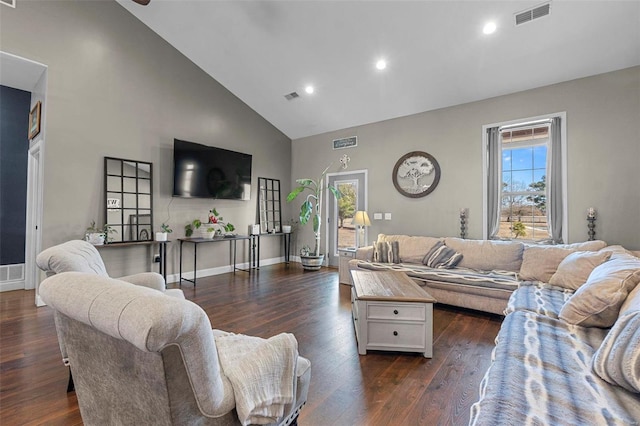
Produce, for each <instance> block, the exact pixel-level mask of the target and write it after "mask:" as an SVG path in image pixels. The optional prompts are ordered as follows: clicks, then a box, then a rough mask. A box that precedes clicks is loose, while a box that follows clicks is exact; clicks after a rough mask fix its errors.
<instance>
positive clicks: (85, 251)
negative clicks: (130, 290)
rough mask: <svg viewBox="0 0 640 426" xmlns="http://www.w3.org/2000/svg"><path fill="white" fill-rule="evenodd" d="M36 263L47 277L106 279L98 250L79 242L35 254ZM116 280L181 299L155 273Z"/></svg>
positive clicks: (178, 291) (182, 297)
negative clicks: (69, 274)
mask: <svg viewBox="0 0 640 426" xmlns="http://www.w3.org/2000/svg"><path fill="white" fill-rule="evenodd" d="M36 263H37V264H38V267H39V268H40V269H42V270H43V271H45V272H46V273H47V276H51V275H53V274H59V273H62V272H85V273H88V274H96V275H99V276H102V277H108V276H109V274H107V269H106V268H105V266H104V262H103V261H102V257H100V253H98V250H97V249H96V248H95V247H94V246H93V244H90V243H88V242H86V241H82V240H72V241H67V242H66V243H62V244H58V245H57V246H53V247H49V248H48V249H46V250H44V251H43V252H42V253H40V254H39V255H38V257H37V258H36ZM118 279H119V280H122V281H126V282H129V283H131V284H135V285H140V286H143V287H149V288H152V289H154V290H158V291H161V292H164V293H166V294H167V295H169V296H173V297H179V298H181V299H184V293H182V290H180V289H168V290H167V289H166V285H165V282H164V278H162V275H160V274H158V273H156V272H142V273H140V274H134V275H127V276H126V277H120V278H118Z"/></svg>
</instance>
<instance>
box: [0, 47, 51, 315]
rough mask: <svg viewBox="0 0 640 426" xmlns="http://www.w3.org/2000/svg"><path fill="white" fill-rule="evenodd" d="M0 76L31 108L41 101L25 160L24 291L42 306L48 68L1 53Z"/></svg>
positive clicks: (3, 83)
mask: <svg viewBox="0 0 640 426" xmlns="http://www.w3.org/2000/svg"><path fill="white" fill-rule="evenodd" d="M0 64H1V68H2V71H3V72H2V75H1V76H0V84H2V85H5V86H9V87H13V88H16V89H20V90H24V91H27V92H31V106H30V108H33V106H34V105H35V103H36V102H37V101H40V102H42V110H41V114H40V133H39V134H38V135H37V136H36V137H35V138H34V139H33V140H31V141H30V142H29V152H28V160H27V212H26V225H25V226H26V232H25V271H24V278H25V280H24V288H25V290H28V289H35V290H36V291H35V304H36V306H43V305H44V302H43V301H42V299H41V298H40V295H39V294H38V287H39V285H40V276H41V274H40V271H39V269H38V267H37V265H36V256H37V255H38V253H40V251H41V249H42V216H43V205H44V158H45V157H44V151H45V150H44V147H45V135H46V123H47V109H48V104H47V78H48V75H47V73H48V67H47V65H44V64H41V63H39V62H36V61H32V60H30V59H27V58H23V57H20V56H17V55H13V54H11V53H8V52H4V51H0Z"/></svg>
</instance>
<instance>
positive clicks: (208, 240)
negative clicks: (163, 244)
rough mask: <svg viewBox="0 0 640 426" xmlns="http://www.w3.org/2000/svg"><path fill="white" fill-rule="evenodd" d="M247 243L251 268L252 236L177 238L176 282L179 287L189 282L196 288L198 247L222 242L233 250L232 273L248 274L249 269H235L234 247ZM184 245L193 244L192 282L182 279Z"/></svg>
mask: <svg viewBox="0 0 640 426" xmlns="http://www.w3.org/2000/svg"><path fill="white" fill-rule="evenodd" d="M245 240H246V241H249V265H250V266H251V265H252V264H253V263H254V262H255V261H254V255H255V249H254V236H253V235H236V236H234V237H214V238H178V241H180V276H179V278H178V282H179V283H180V286H182V281H189V282H190V283H193V286H194V287H195V286H196V274H197V271H198V268H197V262H198V245H200V244H206V243H219V242H222V241H228V242H229V244H230V246H231V248H233V272H234V273H235V272H236V271H244V272H250V269H241V268H238V267H236V245H237V243H238V241H245ZM184 243H189V244H193V280H190V279H188V278H183V277H182V245H183V244H184ZM258 247H259V245H258Z"/></svg>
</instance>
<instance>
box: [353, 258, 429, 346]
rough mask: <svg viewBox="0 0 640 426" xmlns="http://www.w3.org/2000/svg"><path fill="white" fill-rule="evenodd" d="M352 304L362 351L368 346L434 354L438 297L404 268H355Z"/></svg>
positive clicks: (357, 337)
mask: <svg viewBox="0 0 640 426" xmlns="http://www.w3.org/2000/svg"><path fill="white" fill-rule="evenodd" d="M351 278H352V279H353V287H351V304H352V316H353V325H354V328H355V330H356V340H357V341H358V353H359V354H360V355H366V354H367V350H368V349H372V350H381V351H404V352H422V354H423V355H424V356H425V358H431V357H432V356H433V304H434V303H436V299H434V298H433V297H431V295H429V293H427V292H426V291H424V290H423V289H422V288H420V286H418V284H416V283H415V282H414V281H413V280H412V279H411V278H409V277H408V276H407V274H405V273H404V272H399V271H351Z"/></svg>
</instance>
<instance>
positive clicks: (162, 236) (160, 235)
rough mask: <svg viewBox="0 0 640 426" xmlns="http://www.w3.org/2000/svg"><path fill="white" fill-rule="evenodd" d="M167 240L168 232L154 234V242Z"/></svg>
mask: <svg viewBox="0 0 640 426" xmlns="http://www.w3.org/2000/svg"><path fill="white" fill-rule="evenodd" d="M168 238H169V233H168V232H156V241H167V239H168Z"/></svg>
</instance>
